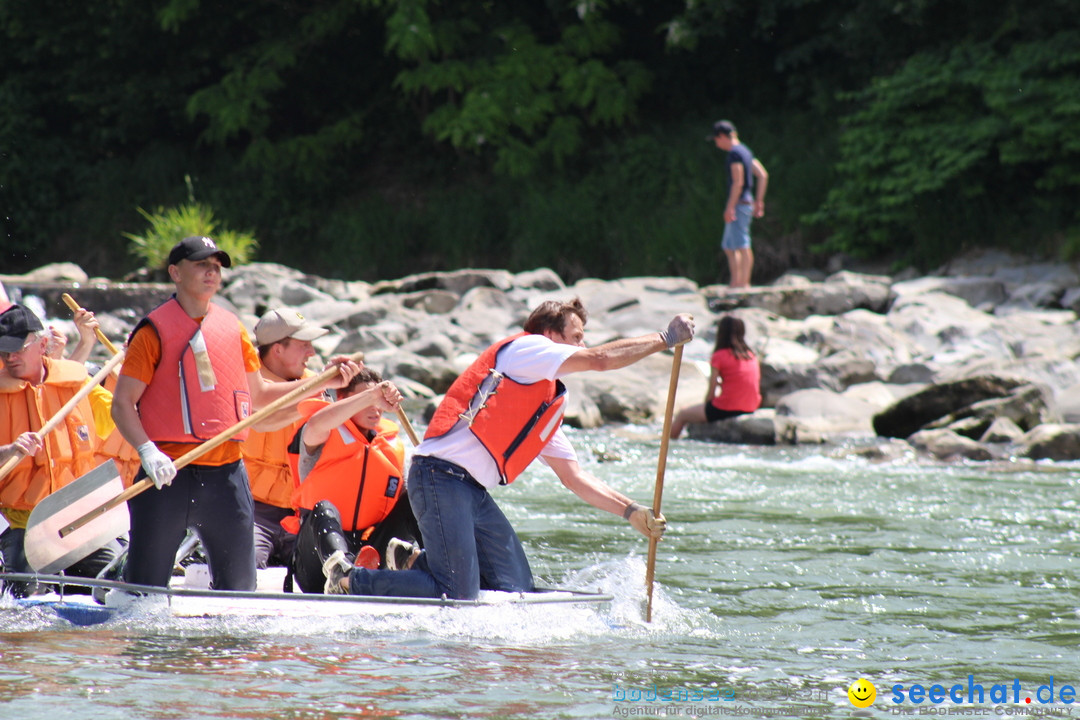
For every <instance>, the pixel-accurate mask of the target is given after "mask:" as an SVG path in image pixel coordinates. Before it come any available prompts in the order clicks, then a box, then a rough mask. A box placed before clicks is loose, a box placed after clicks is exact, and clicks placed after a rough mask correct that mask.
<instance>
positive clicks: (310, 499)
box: [282, 399, 405, 532]
mask: <svg viewBox="0 0 1080 720" xmlns="http://www.w3.org/2000/svg"><path fill="white" fill-rule="evenodd" d="M329 404H330V403H328V402H327V401H325V400H318V399H311V400H304V401H303V402H301V403H300V406H299V409H300V414H301V415H302V416H303V421H304V422H307V421H308V420H309V419H310V418H311V416H312V415H314V414H315V413H316V412H318V411H319V410H321V409H322V408H324V407H326V406H327V405H329ZM300 436H301V433H300V432H299V431H297V433H296V436H295V437H294V438H293V442H292V443H291V444H290V446H289V462H290V464H291V466H292V470H293V477H295V478H297V479H299V477H300V472H299V464H300V442H302V441H301V440H300ZM404 468H405V446H404V445H403V444H402V442H401V438H400V437H398V426H397V423H395V422H393V421H391V420H387V419H386V418H383V419H382V420H380V421H379V426H378V428H377V429H376V433H375V437H374V438H372V439H371V440H370V441H369V440H368V439H367V435H365V434H364V431H363V430H361V429H360V428H359V427H357V426H356V423H354V422H353V421H352V420H346V421H345V422H344V423H342V424H341V425H339V426H337V427H336V428H334V429H333V430H332V431H331V432H330V435H329V437H327V439H326V443H325V444H324V445H323V448H322V453H320V455H319V460H318V461H317V462H316V463H315V467H313V468H312V469H311V472H309V473H308V475H307V477H306V478H304V480H303V482H299V486H298V487H297V488H296V491H295V492H294V493H293V497H292V501H293V506H294V507H297V508H301V509H304V510H311V509H312V508H314V507H315V504H316V503H317V502H319V501H320V500H329V501H330V502H332V503H334V506H335V507H336V508H337V509H338V512H340V513H341V529H342V530H344V531H346V532H349V531H353V530H365V529H367V528H369V527H371V526H373V525H378V524H379V523H380V522H382V521H383V519H385V518H386V516H387V515H389V514H390V511H391V510H392V509H393V508H394V505H395V504H396V503H397V500H398V497H399V496H400V495H401V491H402V490H403V489H404V487H405V481H404ZM282 524H283V525H285V524H284V523H282ZM286 529H288V526H286Z"/></svg>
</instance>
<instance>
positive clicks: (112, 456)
mask: <svg viewBox="0 0 1080 720" xmlns="http://www.w3.org/2000/svg"><path fill="white" fill-rule="evenodd" d="M101 385H102V387H104V388H105V389H106V390H108V391H110V392H112V390H113V388H115V387H116V377H115V376H114V375H112V374H111V373H110V374H109V375H108V376H106V378H105V380H104V382H102V383H101ZM106 460H112V461H113V462H115V463H116V467H117V469H118V470H119V471H120V478H121V479H122V480H123V481H124V487H131V483H132V482H133V481H134V480H135V475H136V474H138V472H139V467H140V466H141V465H142V462H141V461H140V460H139V453H138V452H136V451H135V448H133V447H132V446H131V443H129V442H128V441H127V440H125V439H124V436H123V435H121V434H120V429H119V428H114V429H113V431H112V432H111V433H109V436H108V437H107V438H105V439H104V440H102V441H101V444H100V445H99V446H98V449H97V459H96V460H95V464H96V465H100V464H101V463H103V462H105V461H106Z"/></svg>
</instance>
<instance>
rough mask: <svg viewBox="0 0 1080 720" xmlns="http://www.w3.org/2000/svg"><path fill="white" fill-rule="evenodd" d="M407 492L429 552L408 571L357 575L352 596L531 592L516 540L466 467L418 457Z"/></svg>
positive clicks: (351, 579) (471, 596) (472, 595)
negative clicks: (483, 591)
mask: <svg viewBox="0 0 1080 720" xmlns="http://www.w3.org/2000/svg"><path fill="white" fill-rule="evenodd" d="M408 488H409V499H410V501H411V502H412V508H413V513H414V514H415V515H416V520H417V522H418V523H419V525H420V535H421V537H422V538H423V540H424V552H423V553H421V554H420V557H418V558H417V559H416V563H415V564H413V567H412V569H411V570H367V569H365V568H356V569H354V570H353V571H352V573H351V574H350V576H349V589H350V592H352V594H353V595H391V596H397V597H435V598H437V597H442V596H443V595H445V596H446V597H448V598H452V599H456V600H473V599H476V598H477V597H479V595H480V589H481V588H484V589H485V590H506V591H524V592H527V591H530V590H532V589H533V578H532V570H531V569H530V568H529V561H528V559H527V558H526V557H525V549H524V548H523V547H522V546H521V541H520V540H518V536H517V533H515V532H514V528H512V527H511V526H510V522H509V521H508V520H507V519H506V516H505V515H503V513H502V510H500V509H499V506H498V505H496V504H495V501H494V500H493V499H492V498H491V494H490V493H488V491H487V489H485V488H484V487H483V486H482V485H480V483H478V482H476V480H474V479H473V477H472V476H471V475H469V473H467V472H466V471H465V470H464V469H463V468H461V467H460V466H458V465H455V464H454V463H452V462H447V461H446V460H442V459H440V458H437V457H431V456H423V455H421V456H417V457H414V458H413V459H412V465H411V467H410V468H409V481H408Z"/></svg>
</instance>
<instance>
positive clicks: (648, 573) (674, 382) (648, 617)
mask: <svg viewBox="0 0 1080 720" xmlns="http://www.w3.org/2000/svg"><path fill="white" fill-rule="evenodd" d="M682 351H683V346H682V345H676V346H675V357H674V358H673V359H672V361H671V381H670V382H669V383H668V394H667V407H665V408H664V430H663V433H662V434H661V436H660V460H659V462H658V463H657V466H656V489H655V490H654V491H653V504H652V508H653V512H654V513H656V514H657V515H659V514H660V500H661V499H662V498H663V496H664V470H666V469H667V451H668V442H669V441H670V440H671V417H672V415H673V414H674V412H675V391H676V390H677V389H678V387H679V371H680V369H681V367H682ZM656 542H657V540H656V538H649V562H648V564H647V565H646V566H645V587H646V589H647V591H648V597H649V599H648V603H647V604H646V606H645V622H652V596H653V577H654V576H655V572H656Z"/></svg>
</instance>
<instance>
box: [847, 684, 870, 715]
mask: <svg viewBox="0 0 1080 720" xmlns="http://www.w3.org/2000/svg"><path fill="white" fill-rule="evenodd" d="M847 696H848V700H850V701H851V704H852V705H854V706H855V707H857V708H864V707H870V706H871V705H873V704H874V700H876V699H877V688H875V687H874V684H873V683H871V682H870V681H869V680H865V679H863V678H859V679H858V680H856V681H855V682H853V683H851V687H849V688H848V689H847Z"/></svg>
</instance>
